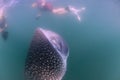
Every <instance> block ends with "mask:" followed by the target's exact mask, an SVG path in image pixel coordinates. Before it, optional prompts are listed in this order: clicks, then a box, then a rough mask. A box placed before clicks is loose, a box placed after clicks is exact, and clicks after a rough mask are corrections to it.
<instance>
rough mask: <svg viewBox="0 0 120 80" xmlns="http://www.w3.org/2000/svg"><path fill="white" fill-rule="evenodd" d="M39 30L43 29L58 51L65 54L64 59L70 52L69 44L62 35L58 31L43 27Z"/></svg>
mask: <svg viewBox="0 0 120 80" xmlns="http://www.w3.org/2000/svg"><path fill="white" fill-rule="evenodd" d="M37 30H38V31H41V32H42V33H43V34H44V35H45V37H46V38H47V39H48V41H49V42H50V43H51V44H52V46H53V47H54V48H55V49H56V50H57V52H58V53H59V54H60V55H62V56H63V58H64V59H66V58H67V57H68V53H69V51H68V46H67V44H66V42H65V41H64V40H63V39H62V37H61V36H60V35H58V34H57V33H55V32H53V31H51V30H47V29H43V28H38V29H37Z"/></svg>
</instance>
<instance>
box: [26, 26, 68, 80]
mask: <svg viewBox="0 0 120 80" xmlns="http://www.w3.org/2000/svg"><path fill="white" fill-rule="evenodd" d="M68 56H69V48H68V45H67V43H66V42H65V41H64V40H63V38H62V37H61V36H60V35H59V34H57V33H55V32H53V31H51V30H48V29H43V28H37V29H36V30H35V32H34V35H33V38H32V41H31V43H30V47H29V50H28V54H27V56H26V63H25V78H26V80H62V78H63V77H64V75H65V73H66V70H67V59H68Z"/></svg>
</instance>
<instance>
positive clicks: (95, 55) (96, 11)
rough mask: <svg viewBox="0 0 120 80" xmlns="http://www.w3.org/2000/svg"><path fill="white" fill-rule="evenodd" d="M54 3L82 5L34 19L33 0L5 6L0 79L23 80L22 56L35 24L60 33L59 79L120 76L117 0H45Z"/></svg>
mask: <svg viewBox="0 0 120 80" xmlns="http://www.w3.org/2000/svg"><path fill="white" fill-rule="evenodd" d="M49 1H51V2H53V3H54V5H55V6H66V5H74V6H76V7H77V8H79V7H81V6H83V7H85V8H86V10H85V11H84V12H82V13H81V15H80V16H81V21H78V20H77V19H76V17H74V15H71V14H66V15H53V14H51V13H44V14H43V15H42V16H41V17H40V19H39V20H36V19H35V17H36V15H37V12H38V10H37V9H35V8H32V7H31V5H32V3H33V2H34V0H20V1H18V3H17V4H16V5H14V6H13V7H10V8H9V9H8V10H7V13H6V15H7V24H8V27H7V31H8V39H7V40H4V39H3V38H2V36H1V34H0V80H24V68H25V59H26V55H27V53H28V49H29V47H30V42H31V40H32V37H33V33H34V31H35V29H36V28H37V27H42V28H46V29H50V30H52V31H54V32H56V33H58V34H60V35H61V36H62V37H63V38H64V39H65V41H66V42H67V43H68V45H69V50H70V51H69V52H70V54H69V57H68V61H67V72H66V74H65V76H64V78H63V80H120V0H49Z"/></svg>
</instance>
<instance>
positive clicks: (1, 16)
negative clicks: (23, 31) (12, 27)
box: [0, 8, 7, 33]
mask: <svg viewBox="0 0 120 80" xmlns="http://www.w3.org/2000/svg"><path fill="white" fill-rule="evenodd" d="M6 27H7V23H6V17H5V13H4V9H2V8H1V9H0V33H1V32H3V31H4V30H5V29H6Z"/></svg>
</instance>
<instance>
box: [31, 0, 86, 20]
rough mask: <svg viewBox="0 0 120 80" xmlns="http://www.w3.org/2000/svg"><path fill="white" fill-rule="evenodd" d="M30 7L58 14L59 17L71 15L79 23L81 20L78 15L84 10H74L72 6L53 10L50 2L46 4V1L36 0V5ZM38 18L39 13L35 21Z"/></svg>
mask: <svg viewBox="0 0 120 80" xmlns="http://www.w3.org/2000/svg"><path fill="white" fill-rule="evenodd" d="M32 7H38V9H39V10H44V11H50V12H52V13H53V14H59V15H62V14H66V13H72V14H74V15H75V16H76V17H77V19H78V20H79V21H80V20H81V19H80V15H79V14H80V13H81V12H82V11H84V10H85V8H84V7H82V8H80V9H76V8H75V7H73V6H67V7H58V8H54V7H53V5H52V4H51V3H50V2H46V0H37V2H36V3H33V4H32ZM40 16H41V14H40V13H39V14H38V15H37V18H36V19H39V17H40Z"/></svg>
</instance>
